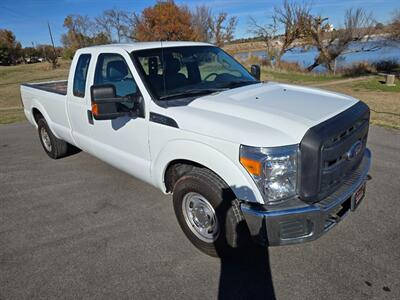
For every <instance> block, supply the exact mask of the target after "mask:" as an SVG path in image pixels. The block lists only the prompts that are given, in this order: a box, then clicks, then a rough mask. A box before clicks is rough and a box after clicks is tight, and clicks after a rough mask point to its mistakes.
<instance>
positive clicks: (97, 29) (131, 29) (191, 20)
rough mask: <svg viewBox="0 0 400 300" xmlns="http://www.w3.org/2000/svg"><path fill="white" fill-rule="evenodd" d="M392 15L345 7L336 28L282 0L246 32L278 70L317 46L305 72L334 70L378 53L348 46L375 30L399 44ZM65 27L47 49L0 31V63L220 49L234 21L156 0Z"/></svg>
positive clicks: (399, 20) (307, 7)
mask: <svg viewBox="0 0 400 300" xmlns="http://www.w3.org/2000/svg"><path fill="white" fill-rule="evenodd" d="M266 5H268V4H266ZM392 17H393V18H392V20H391V21H390V23H389V24H388V25H383V24H381V23H377V22H376V21H375V20H374V18H373V16H372V14H370V13H367V12H366V11H365V10H364V9H362V8H358V9H349V10H347V11H346V12H345V14H344V19H343V25H342V26H341V27H339V28H336V29H334V28H332V25H331V24H330V22H329V19H328V18H326V17H323V16H320V15H315V14H313V13H312V5H311V4H307V3H304V2H303V3H299V2H290V1H288V0H283V2H282V4H281V5H279V6H276V7H274V8H273V12H272V14H271V15H270V16H269V17H268V19H267V22H265V23H263V22H260V21H259V20H256V19H254V18H251V17H250V19H249V28H248V31H249V32H250V33H251V34H252V35H253V38H252V39H253V40H258V41H262V42H263V45H264V49H265V52H266V57H267V59H268V63H269V64H270V65H271V66H279V64H280V62H281V59H282V56H283V55H284V54H285V53H287V52H288V51H291V50H293V49H294V48H296V47H302V48H310V47H315V48H316V49H317V51H318V54H317V56H316V57H315V60H314V62H313V63H312V64H311V65H310V66H308V68H307V69H308V70H310V71H311V70H313V69H314V68H315V67H317V66H319V65H324V66H325V67H326V68H327V69H328V70H332V69H333V63H334V61H335V59H336V58H337V57H339V56H340V55H343V54H344V53H348V52H351V51H352V52H361V51H375V50H377V49H378V48H379V46H376V45H369V44H368V43H359V44H360V47H358V48H354V47H351V45H354V42H360V41H368V40H370V39H371V38H372V37H373V35H374V34H376V33H377V29H379V30H378V32H380V33H382V32H384V33H386V35H389V38H391V39H397V40H399V39H400V10H396V11H395V12H394V13H393V16H392ZM63 26H64V28H65V30H66V32H65V33H64V34H62V36H61V43H62V45H63V47H62V48H56V49H54V48H52V47H51V46H49V45H39V46H36V47H27V48H22V47H21V44H20V43H19V42H18V41H17V40H16V38H15V35H14V34H13V33H12V32H11V31H9V30H6V29H3V30H1V29H0V63H1V64H15V63H17V62H18V61H21V60H23V58H26V57H32V56H40V57H44V58H45V59H46V60H48V61H50V62H52V63H53V65H54V66H55V65H56V63H57V57H58V56H60V55H63V56H64V57H66V58H72V57H73V55H74V53H75V51H76V50H77V49H79V48H82V47H87V46H92V45H98V44H107V43H121V42H132V41H157V40H165V41H167V40H168V41H179V40H187V41H203V42H210V43H214V44H215V45H217V46H219V47H223V46H224V45H225V44H227V43H230V42H232V41H233V38H234V33H235V29H236V26H237V18H236V17H232V16H228V14H227V13H225V12H218V13H214V12H213V11H212V10H211V9H210V8H209V7H207V6H205V5H201V6H198V7H195V8H194V9H189V8H188V7H187V6H186V5H178V4H177V3H175V2H174V0H158V1H157V2H156V3H155V4H154V5H152V6H150V7H147V8H145V9H144V10H143V11H142V12H140V13H136V12H128V11H123V10H118V9H109V10H105V11H104V12H103V13H102V14H101V15H99V16H96V17H94V18H89V17H88V16H84V15H79V14H73V15H68V16H66V17H65V19H64V23H63ZM378 27H379V28H378Z"/></svg>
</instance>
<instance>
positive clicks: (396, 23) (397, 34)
mask: <svg viewBox="0 0 400 300" xmlns="http://www.w3.org/2000/svg"><path fill="white" fill-rule="evenodd" d="M389 28H390V33H391V37H392V38H393V39H394V40H400V9H396V10H395V11H394V12H393V18H392V20H391V23H390V27H389Z"/></svg>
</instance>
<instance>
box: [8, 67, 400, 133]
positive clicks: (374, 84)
mask: <svg viewBox="0 0 400 300" xmlns="http://www.w3.org/2000/svg"><path fill="white" fill-rule="evenodd" d="M69 63H70V62H69V61H61V64H60V67H59V68H58V69H56V70H52V69H51V66H50V64H48V63H37V64H32V65H18V66H11V67H0V124H6V123H14V122H20V121H23V120H25V116H24V114H23V110H22V107H21V102H20V92H19V85H20V84H21V83H23V82H33V81H46V80H57V79H65V78H67V76H68V71H69ZM261 74H262V79H263V80H273V81H280V82H286V83H294V84H304V85H319V86H320V87H322V88H325V89H329V90H333V91H337V92H341V93H344V94H348V95H351V96H353V97H355V98H357V99H361V100H363V101H364V102H366V103H367V104H368V105H369V106H370V108H371V122H372V123H373V124H376V125H380V126H385V127H391V128H396V129H400V81H399V80H396V86H394V87H389V86H386V85H384V84H382V83H380V80H382V79H383V77H381V76H370V77H368V78H367V79H362V80H358V81H354V82H351V81H349V82H343V81H342V80H343V79H346V78H348V77H346V76H344V75H340V74H339V75H324V74H309V73H300V72H289V71H279V70H273V69H271V68H265V67H263V68H262V72H261ZM336 80H337V81H338V82H337V83H335V81H336ZM339 81H340V82H339ZM324 83H326V86H325V87H323V84H324ZM328 84H329V85H328Z"/></svg>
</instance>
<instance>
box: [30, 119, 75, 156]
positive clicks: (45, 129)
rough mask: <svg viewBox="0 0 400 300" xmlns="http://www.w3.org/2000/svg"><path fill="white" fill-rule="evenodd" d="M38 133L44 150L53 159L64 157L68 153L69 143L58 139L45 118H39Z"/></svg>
mask: <svg viewBox="0 0 400 300" xmlns="http://www.w3.org/2000/svg"><path fill="white" fill-rule="evenodd" d="M37 124H38V133H39V139H40V143H41V144H42V146H43V149H44V151H45V152H46V153H47V155H48V156H50V157H51V158H53V159H57V158H60V157H63V156H65V155H67V154H68V151H69V145H68V143H67V142H65V141H63V140H60V139H58V138H57V137H56V136H55V135H54V134H53V133H52V132H51V130H50V128H49V126H48V125H47V122H46V120H45V119H43V118H42V119H39V120H38V122H37Z"/></svg>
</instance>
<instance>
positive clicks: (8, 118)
mask: <svg viewBox="0 0 400 300" xmlns="http://www.w3.org/2000/svg"><path fill="white" fill-rule="evenodd" d="M25 120H26V118H25V114H24V111H23V109H4V110H0V124H10V123H16V122H22V121H25Z"/></svg>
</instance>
